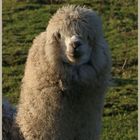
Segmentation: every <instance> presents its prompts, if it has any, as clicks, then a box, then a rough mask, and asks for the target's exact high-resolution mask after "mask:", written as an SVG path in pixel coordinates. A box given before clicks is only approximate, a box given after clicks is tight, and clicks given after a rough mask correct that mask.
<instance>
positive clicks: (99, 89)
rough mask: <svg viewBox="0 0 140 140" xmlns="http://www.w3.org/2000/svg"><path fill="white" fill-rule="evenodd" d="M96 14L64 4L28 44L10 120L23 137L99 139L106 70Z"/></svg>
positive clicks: (107, 59) (106, 55) (107, 62)
mask: <svg viewBox="0 0 140 140" xmlns="http://www.w3.org/2000/svg"><path fill="white" fill-rule="evenodd" d="M101 24H102V23H101V19H100V17H99V16H97V14H96V13H95V12H94V11H92V10H91V9H88V8H85V7H80V6H75V5H68V6H64V7H62V8H60V9H59V10H58V11H57V12H56V13H55V14H54V16H53V17H52V18H51V19H50V21H49V24H48V26H47V29H46V31H44V32H42V33H41V34H40V35H39V36H37V37H36V38H35V40H34V42H33V45H32V47H31V48H30V50H29V54H28V58H27V62H26V66H25V73H24V77H23V80H22V87H21V94H20V100H19V105H18V109H17V114H16V118H15V124H16V126H18V128H19V131H20V133H21V134H22V135H23V139H25V140H99V139H100V133H101V119H102V112H103V106H104V98H105V93H106V89H107V87H108V83H109V79H110V71H111V57H110V51H109V47H108V45H107V43H106V41H105V39H104V36H103V31H102V25H101Z"/></svg>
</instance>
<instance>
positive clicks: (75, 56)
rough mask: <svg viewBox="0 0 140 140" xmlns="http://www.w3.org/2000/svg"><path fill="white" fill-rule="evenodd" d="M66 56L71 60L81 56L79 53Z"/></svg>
mask: <svg viewBox="0 0 140 140" xmlns="http://www.w3.org/2000/svg"><path fill="white" fill-rule="evenodd" d="M67 56H68V57H71V58H72V59H79V58H80V57H81V56H82V55H81V54H80V53H77V52H76V53H75V52H73V53H67Z"/></svg>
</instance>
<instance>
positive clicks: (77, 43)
mask: <svg viewBox="0 0 140 140" xmlns="http://www.w3.org/2000/svg"><path fill="white" fill-rule="evenodd" d="M73 44H74V49H75V50H78V47H79V46H81V42H80V41H75V42H74V43H73Z"/></svg>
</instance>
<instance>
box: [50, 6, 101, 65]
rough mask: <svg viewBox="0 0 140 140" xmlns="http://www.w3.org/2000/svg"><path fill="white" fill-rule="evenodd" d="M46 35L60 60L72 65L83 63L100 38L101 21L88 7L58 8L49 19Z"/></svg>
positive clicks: (88, 57)
mask: <svg viewBox="0 0 140 140" xmlns="http://www.w3.org/2000/svg"><path fill="white" fill-rule="evenodd" d="M47 36H48V40H49V41H48V42H49V43H50V44H52V47H53V49H58V50H59V51H56V52H59V53H57V54H56V55H59V58H61V60H62V61H64V62H66V63H69V64H72V65H81V64H85V63H88V62H89V60H90V58H91V53H92V49H93V48H94V47H95V46H96V44H98V43H97V42H98V40H100V38H102V31H101V21H100V18H99V17H98V16H97V15H96V13H95V12H93V11H92V10H90V9H87V8H84V7H79V6H66V7H63V8H61V9H59V10H58V11H57V12H56V14H55V15H54V16H53V17H52V19H51V20H50V22H49V25H48V27H47ZM56 47H57V48H56ZM55 57H56V56H55Z"/></svg>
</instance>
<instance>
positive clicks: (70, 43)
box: [57, 33, 92, 65]
mask: <svg viewBox="0 0 140 140" xmlns="http://www.w3.org/2000/svg"><path fill="white" fill-rule="evenodd" d="M57 36H58V38H59V43H60V47H61V49H62V52H63V53H62V54H61V57H62V60H63V61H64V62H66V63H69V64H72V65H81V64H85V63H87V62H89V60H90V56H91V52H92V47H91V46H90V45H89V42H88V39H87V40H86V39H83V38H82V36H80V35H70V36H63V35H60V33H58V34H57Z"/></svg>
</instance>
